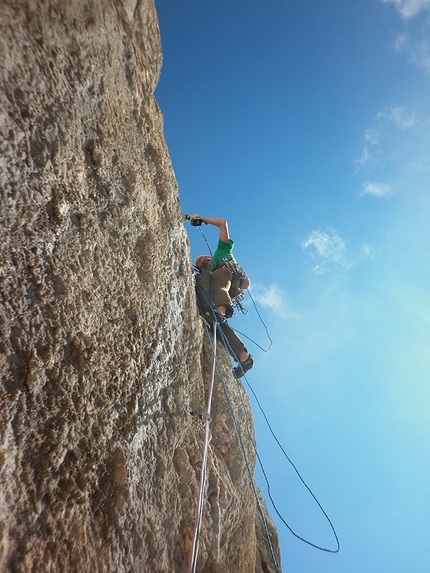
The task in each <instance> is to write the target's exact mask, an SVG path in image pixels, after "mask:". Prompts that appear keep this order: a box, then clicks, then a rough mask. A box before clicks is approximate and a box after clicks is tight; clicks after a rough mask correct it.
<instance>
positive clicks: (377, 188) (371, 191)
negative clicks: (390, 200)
mask: <svg viewBox="0 0 430 573" xmlns="http://www.w3.org/2000/svg"><path fill="white" fill-rule="evenodd" d="M390 193H391V185H388V184H387V183H376V182H370V181H368V182H367V183H365V184H364V186H363V190H362V192H361V193H360V197H363V196H364V195H372V196H373V197H387V195H390Z"/></svg>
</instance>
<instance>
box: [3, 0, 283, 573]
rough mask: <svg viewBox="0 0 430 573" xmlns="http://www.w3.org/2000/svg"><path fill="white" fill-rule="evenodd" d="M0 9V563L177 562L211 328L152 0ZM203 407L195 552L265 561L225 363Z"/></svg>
mask: <svg viewBox="0 0 430 573" xmlns="http://www.w3.org/2000/svg"><path fill="white" fill-rule="evenodd" d="M0 19H1V21H0V112H1V115H0V146H1V153H0V193H1V215H0V217H1V230H0V232H1V237H0V257H1V258H0V267H1V268H0V273H1V274H0V280H1V307H0V325H1V339H0V375H1V385H0V392H1V394H0V400H1V404H0V405H1V414H0V416H1V418H0V439H1V445H0V448H1V449H0V484H1V488H0V570H1V571H10V572H23V573H24V572H37V573H41V572H53V573H56V572H62V571H65V572H66V571H67V572H70V571H72V572H76V573H82V572H92V571H98V572H115V573H121V572H124V573H125V572H139V573H140V572H142V573H144V572H147V573H158V572H160V573H167V572H172V571H174V572H183V571H186V570H187V562H188V555H189V546H190V536H191V533H192V528H193V524H194V512H195V505H196V500H197V491H198V479H199V471H200V466H201V448H202V444H203V424H202V421H201V419H200V417H199V414H202V413H203V412H204V409H205V399H206V392H207V387H208V379H209V361H210V346H209V345H208V343H207V341H206V334H205V331H204V329H203V327H202V324H201V320H200V318H199V316H198V313H197V311H196V305H195V297H194V285H193V275H192V270H191V262H190V256H189V244H188V240H187V236H186V232H185V230H184V228H183V225H182V222H181V217H180V208H179V201H178V193H177V184H176V181H175V177H174V173H173V170H172V166H171V162H170V159H169V155H168V151H167V148H166V144H165V141H164V137H163V124H162V115H161V113H160V110H159V109H158V106H157V104H156V101H155V99H154V97H153V91H154V87H155V85H156V82H157V80H158V76H159V73H160V65H161V48H160V39H159V29H158V22H157V17H156V13H155V8H154V5H153V1H152V0H68V1H67V2H66V1H64V0H3V1H2V6H1V12H0ZM218 354H219V357H220V364H221V368H222V369H223V371H224V373H225V375H226V376H227V385H228V388H229V395H230V399H231V403H232V407H233V409H234V411H235V413H236V416H237V420H238V424H239V427H240V430H241V433H242V434H243V436H244V444H245V449H246V452H247V455H248V457H249V459H250V461H251V464H252V466H253V464H254V458H255V455H254V452H253V448H252V444H251V440H250V437H249V435H248V434H247V431H246V416H245V414H244V410H243V407H242V406H241V400H240V397H239V392H238V388H237V387H236V385H235V383H234V381H233V380H232V378H231V377H229V375H228V373H229V371H230V363H229V359H228V356H227V354H226V353H225V352H224V350H223V349H222V348H221V349H219V351H218ZM244 400H245V403H246V409H247V411H248V416H251V414H250V412H249V405H248V402H247V400H246V397H244ZM212 419H213V422H212V439H211V444H210V453H209V467H208V482H207V491H206V492H205V506H204V515H203V524H202V537H201V541H200V552H199V560H198V568H197V570H198V571H202V572H203V571H204V572H206V573H215V572H217V573H220V572H226V573H227V572H233V571H234V572H235V573H250V572H254V571H255V572H256V573H260V572H265V573H269V572H272V571H274V566H273V563H272V560H271V557H270V553H269V549H268V546H267V541H266V539H265V536H264V532H263V530H262V521H261V517H260V514H259V512H258V511H257V509H256V502H255V499H254V496H253V492H252V488H251V485H250V480H249V476H248V474H247V470H246V467H245V463H244V457H243V455H242V451H241V448H240V445H239V441H238V436H237V433H236V430H235V428H234V424H233V418H232V415H231V411H230V408H229V406H228V404H227V400H226V396H225V393H224V390H223V386H222V384H221V381H220V379H219V377H218V378H217V381H216V387H215V396H214V405H213V415H212ZM266 519H267V520H268V526H269V529H270V533H271V537H272V541H273V544H274V546H275V551H276V552H278V549H277V541H276V532H275V530H274V527H273V525H272V523H271V521H270V518H269V517H268V516H267V515H266ZM278 557H279V556H278Z"/></svg>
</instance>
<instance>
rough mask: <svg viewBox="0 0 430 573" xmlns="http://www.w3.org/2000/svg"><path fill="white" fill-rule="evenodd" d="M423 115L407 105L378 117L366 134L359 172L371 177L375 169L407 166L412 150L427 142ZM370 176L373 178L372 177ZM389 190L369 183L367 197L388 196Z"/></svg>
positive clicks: (358, 166) (358, 160)
mask: <svg viewBox="0 0 430 573" xmlns="http://www.w3.org/2000/svg"><path fill="white" fill-rule="evenodd" d="M419 115H420V114H419V113H417V112H415V111H411V110H409V109H407V107H405V106H401V105H392V106H388V107H387V108H385V109H384V110H382V111H380V112H378V113H377V114H376V115H375V118H374V121H373V124H372V125H371V126H370V127H369V128H367V129H366V130H365V132H364V136H363V140H364V145H363V150H362V152H361V156H360V157H359V158H358V159H356V160H355V162H354V163H355V167H356V169H357V171H363V172H367V173H368V174H369V173H370V172H372V171H373V170H375V169H379V168H381V167H386V166H387V164H391V165H394V162H395V164H396V165H400V164H402V165H404V164H406V163H407V162H408V161H410V159H409V158H407V156H408V154H409V155H410V154H411V152H410V150H411V149H413V148H414V149H418V148H419V147H417V144H418V146H419V145H420V142H421V141H423V136H424V134H425V132H428V131H429V130H428V127H427V126H426V125H425V122H423V121H422V119H419ZM368 176H369V175H368ZM388 192H389V189H388V188H387V187H386V186H381V185H380V184H374V183H366V184H365V186H364V189H363V192H362V193H361V195H360V196H363V195H377V196H379V197H381V196H383V195H387V194H388Z"/></svg>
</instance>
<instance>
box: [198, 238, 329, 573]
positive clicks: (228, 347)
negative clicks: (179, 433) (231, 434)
mask: <svg viewBox="0 0 430 573" xmlns="http://www.w3.org/2000/svg"><path fill="white" fill-rule="evenodd" d="M199 229H200V232H201V233H202V235H203V238H204V240H205V242H206V245H207V247H208V249H209V251H210V253H211V255H212V251H211V250H210V246H209V244H208V242H207V240H206V237H205V235H204V233H203V231H202V230H201V228H200V227H199ZM200 290H201V291H202V289H200ZM202 292H203V291H202ZM248 293H249V296H250V298H251V300H252V302H253V305H254V308H255V310H256V312H257V314H258V316H259V318H260V321H261V322H262V324H263V326H264V327H265V329H266V333H267V336H268V338H269V340H270V346H269V348H268V349H267V350H265V349H263V348H262V347H261V346H260V345H259V344H257V343H256V342H255V341H253V340H252V339H250V338H249V337H247V336H246V335H244V334H243V333H240V332H239V331H237V330H236V332H239V334H241V335H242V336H245V338H247V339H248V340H251V341H252V342H253V343H254V344H256V345H257V346H258V347H259V348H261V350H263V351H264V352H268V351H269V350H270V348H271V347H272V344H273V341H272V338H271V337H270V334H269V331H268V329H267V326H266V325H265V323H264V321H263V319H262V317H261V314H260V312H259V311H258V308H257V305H256V304H255V301H254V299H253V297H252V295H251V293H250V292H249V291H248ZM203 294H204V293H203ZM205 298H206V296H205ZM206 300H207V299H206ZM207 302H209V301H207ZM197 303H198V305H199V309H200V314H201V315H202V316H203V313H202V309H201V308H200V303H199V301H198V300H197ZM209 306H210V308H212V304H210V305H209ZM212 313H213V316H214V327H215V330H214V332H215V333H216V316H215V314H214V312H213V310H212ZM204 324H205V328H206V331H207V332H208V327H207V323H206V322H205V321H204ZM218 332H219V333H220V336H221V338H222V341H223V344H224V346H225V347H226V348H227V349H228V350H229V352H230V353H231V354H232V355H233V356H234V355H235V354H234V351H233V349H232V348H231V346H230V344H229V342H228V340H227V338H226V336H225V334H224V333H223V331H222V329H218ZM208 336H209V334H208ZM215 359H216V358H215ZM236 360H237V361H239V359H238V357H237V356H236ZM217 368H218V371H219V375H220V377H221V380H222V383H223V387H224V393H225V395H226V399H227V402H228V405H229V408H230V411H231V414H232V417H233V421H234V425H235V428H236V432H237V434H238V437H239V442H240V446H241V449H242V453H243V456H244V459H245V464H246V467H247V469H248V473H249V477H250V480H251V484H252V487H253V490H254V495H255V498H256V501H257V505H258V508H259V511H260V514H261V517H262V520H263V526H264V529H265V533H266V537H267V541H268V545H269V548H270V551H271V555H272V560H273V563H274V565H275V570H276V572H278V566H277V562H276V557H275V555H274V552H273V548H272V545H271V540H270V535H269V532H268V529H267V524H266V520H265V518H264V513H263V510H262V508H261V505H260V501H259V498H258V493H257V490H256V485H255V482H254V478H253V474H252V472H251V469H250V467H249V462H248V459H247V455H246V451H245V448H244V445H243V440H242V436H241V434H240V430H239V427H238V425H237V421H236V417H235V414H234V411H233V408H232V405H231V401H230V397H229V394H228V390H227V385H226V383H225V380H224V377H223V375H222V372H221V370H220V367H219V365H218V361H217ZM243 377H244V378H245V380H246V382H247V384H248V386H249V387H250V389H251V392H252V394H253V395H254V398H255V399H256V402H257V404H258V406H259V408H260V410H261V412H262V414H263V416H264V419H265V421H266V423H267V426H268V428H269V430H270V432H271V434H272V436H273V438H274V439H275V441H276V443H277V444H278V446H279V448H280V449H281V451H282V453H283V455H284V457H285V458H286V459H287V461H288V462H289V463H290V465H291V466H292V467H293V469H294V471H295V472H296V474H297V476H298V477H299V479H300V481H301V482H302V484H303V485H304V487H305V488H306V489H307V490H308V492H309V493H310V495H311V496H312V498H313V499H314V501H315V502H316V504H317V505H318V507H319V509H320V510H321V512H322V513H323V515H324V517H325V518H326V520H327V521H328V523H329V525H330V527H331V529H332V532H333V535H334V537H335V540H336V549H327V548H325V547H321V546H319V545H317V544H315V543H312V542H310V541H308V540H307V539H304V538H303V537H301V536H300V535H298V534H297V533H295V531H294V530H293V529H292V528H291V527H290V526H289V525H288V523H287V522H286V520H285V519H284V518H283V516H282V515H281V513H280V512H279V510H278V508H277V507H276V504H275V502H274V500H273V497H272V494H271V488H270V482H269V479H268V477H267V474H266V471H265V469H264V466H263V462H262V460H261V458H260V455H259V454H258V451H257V444H256V442H255V439H254V438H253V436H252V433H251V431H250V428H249V420H248V414H247V411H246V408H245V405H244V403H243V400H242V395H241V390H240V386H239V382H238V380H236V385H237V389H238V392H239V397H240V401H241V403H242V408H243V410H244V412H245V418H246V428H247V432H248V435H249V438H250V440H251V443H252V445H253V448H254V450H255V454H256V458H257V459H258V462H259V464H260V467H261V470H262V472H263V475H264V478H265V480H266V484H267V490H268V495H269V498H270V501H271V502H272V505H273V508H274V509H275V511H276V513H277V514H278V516H279V518H280V519H281V520H282V522H283V523H284V525H285V526H286V527H287V529H288V530H289V531H290V532H291V533H292V535H294V537H296V538H297V539H299V540H300V541H303V542H304V543H306V544H307V545H310V546H311V547H314V548H316V549H319V550H320V551H325V552H328V553H338V552H339V551H340V542H339V538H338V536H337V533H336V530H335V528H334V525H333V523H332V522H331V520H330V518H329V516H328V515H327V513H326V512H325V510H324V508H323V507H322V505H321V504H320V502H319V501H318V499H317V498H316V496H315V495H314V493H313V492H312V490H311V489H310V487H309V486H308V485H307V483H306V482H305V481H304V479H303V478H302V476H301V474H300V472H299V470H298V469H297V467H296V466H295V465H294V463H293V462H292V460H291V459H290V458H289V456H288V455H287V453H286V452H285V450H284V448H283V446H282V444H281V443H280V441H279V440H278V438H277V437H276V434H275V432H274V431H273V429H272V427H271V425H270V423H269V420H268V418H267V416H266V413H265V412H264V410H263V408H262V406H261V404H260V401H259V400H258V397H257V395H256V394H255V392H254V390H253V388H252V386H251V385H250V383H249V381H248V379H247V377H246V376H245V375H244V376H243Z"/></svg>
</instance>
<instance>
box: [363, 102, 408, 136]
mask: <svg viewBox="0 0 430 573" xmlns="http://www.w3.org/2000/svg"><path fill="white" fill-rule="evenodd" d="M376 117H377V118H378V119H386V120H388V121H389V122H392V123H394V125H395V126H396V127H398V128H399V129H408V128H409V127H413V126H414V125H415V114H414V113H409V112H407V111H406V109H405V108H404V107H402V106H398V107H396V106H392V107H391V109H390V110H388V111H380V112H379V113H378V114H377V115H376ZM367 131H369V130H367Z"/></svg>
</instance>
